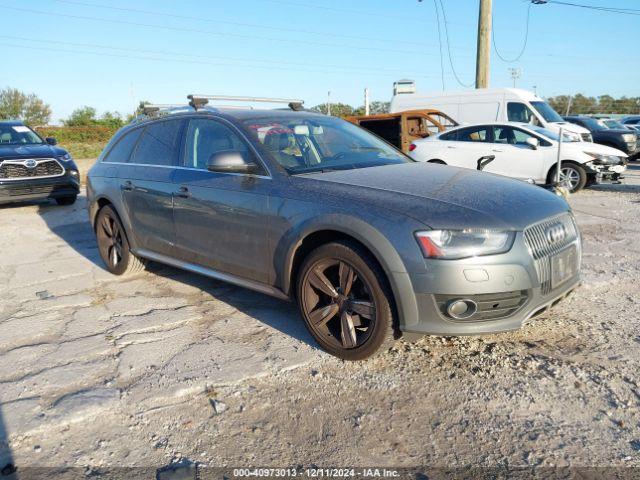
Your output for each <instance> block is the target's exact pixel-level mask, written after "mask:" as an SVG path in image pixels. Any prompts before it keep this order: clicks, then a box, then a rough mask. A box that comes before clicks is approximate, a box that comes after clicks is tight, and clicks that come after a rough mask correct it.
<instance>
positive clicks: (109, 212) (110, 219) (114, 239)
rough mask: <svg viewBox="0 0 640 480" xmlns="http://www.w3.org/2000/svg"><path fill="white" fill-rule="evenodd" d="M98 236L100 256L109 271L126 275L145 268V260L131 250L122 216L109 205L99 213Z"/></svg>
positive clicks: (97, 221)
mask: <svg viewBox="0 0 640 480" xmlns="http://www.w3.org/2000/svg"><path fill="white" fill-rule="evenodd" d="M96 238H97V240H98V251H99V252H100V257H102V261H103V262H104V263H105V265H106V266H107V270H109V272H111V273H113V274H114V275H125V274H132V273H138V272H140V271H142V270H144V267H145V262H144V260H142V259H140V258H138V257H136V256H135V255H134V254H133V253H132V252H131V250H130V248H129V241H128V240H127V236H126V234H125V231H124V228H123V227H122V222H120V217H118V214H117V213H116V211H115V210H114V209H113V208H112V207H111V206H109V205H107V206H105V207H102V209H101V210H100V212H99V213H98V218H97V219H96Z"/></svg>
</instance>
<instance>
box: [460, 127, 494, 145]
mask: <svg viewBox="0 0 640 480" xmlns="http://www.w3.org/2000/svg"><path fill="white" fill-rule="evenodd" d="M458 141H459V142H488V141H489V127H469V128H463V129H461V130H458Z"/></svg>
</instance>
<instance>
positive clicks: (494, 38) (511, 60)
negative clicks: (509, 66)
mask: <svg viewBox="0 0 640 480" xmlns="http://www.w3.org/2000/svg"><path fill="white" fill-rule="evenodd" d="M532 5H533V2H530V3H529V6H528V7H527V22H526V29H525V34H524V43H523V44H522V49H521V50H520V53H519V54H518V55H517V56H516V57H515V58H513V59H508V58H505V57H504V56H503V55H501V54H500V51H499V50H498V45H497V42H496V28H495V22H493V25H494V27H493V33H492V35H491V39H492V41H493V49H494V50H495V51H496V55H498V58H500V60H502V61H503V62H506V63H515V62H517V61H518V60H520V59H521V58H522V56H523V55H524V52H525V50H526V49H527V43H528V42H529V23H530V20H531V6H532Z"/></svg>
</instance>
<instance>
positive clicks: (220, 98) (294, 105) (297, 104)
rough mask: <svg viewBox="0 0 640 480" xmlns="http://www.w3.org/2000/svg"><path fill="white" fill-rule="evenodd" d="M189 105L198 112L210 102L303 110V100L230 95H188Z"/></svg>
mask: <svg viewBox="0 0 640 480" xmlns="http://www.w3.org/2000/svg"><path fill="white" fill-rule="evenodd" d="M187 98H188V99H189V105H191V106H192V107H193V108H194V109H196V110H198V109H200V108H203V107H204V106H205V105H207V104H208V103H209V102H210V101H212V102H249V103H285V104H287V105H288V107H289V108H290V109H291V110H294V111H300V110H304V100H300V99H297V98H268V97H237V96H230V95H199V94H191V95H188V96H187ZM219 108H235V109H237V108H251V109H252V108H253V107H252V106H249V105H247V106H238V105H230V106H226V105H221V106H220V107H219Z"/></svg>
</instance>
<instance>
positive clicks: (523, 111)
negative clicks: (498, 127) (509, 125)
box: [507, 102, 562, 125]
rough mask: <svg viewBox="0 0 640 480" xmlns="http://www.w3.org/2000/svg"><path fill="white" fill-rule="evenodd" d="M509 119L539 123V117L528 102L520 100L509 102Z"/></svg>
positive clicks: (511, 120) (533, 123)
mask: <svg viewBox="0 0 640 480" xmlns="http://www.w3.org/2000/svg"><path fill="white" fill-rule="evenodd" d="M507 119H508V120H509V121H510V122H518V123H530V124H532V125H538V117H536V115H535V114H534V113H533V110H531V109H530V108H529V107H528V106H527V105H526V104H524V103H519V102H509V103H508V104H507ZM560 120H562V119H560Z"/></svg>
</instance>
